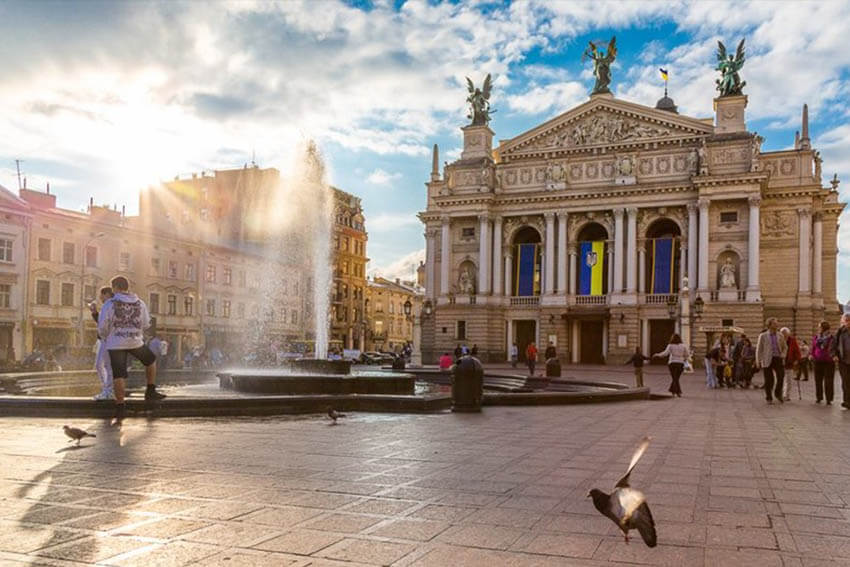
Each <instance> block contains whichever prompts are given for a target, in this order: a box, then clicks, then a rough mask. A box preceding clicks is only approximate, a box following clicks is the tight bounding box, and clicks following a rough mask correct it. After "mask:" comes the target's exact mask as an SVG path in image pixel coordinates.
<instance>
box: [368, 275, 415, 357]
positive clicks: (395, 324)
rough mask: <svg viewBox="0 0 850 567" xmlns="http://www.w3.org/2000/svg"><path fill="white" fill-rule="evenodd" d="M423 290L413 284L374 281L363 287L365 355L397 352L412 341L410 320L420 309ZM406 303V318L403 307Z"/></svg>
mask: <svg viewBox="0 0 850 567" xmlns="http://www.w3.org/2000/svg"><path fill="white" fill-rule="evenodd" d="M423 297H424V290H423V289H422V288H421V287H420V286H418V285H415V284H414V283H413V282H402V281H401V280H400V279H398V278H396V279H395V280H394V281H393V280H388V279H386V278H382V277H375V278H373V279H370V280H369V281H368V282H367V283H366V305H365V311H366V320H367V321H368V325H369V330H368V332H367V333H366V336H367V339H366V350H367V351H389V352H401V349H402V348H404V347H405V345H407V344H408V343H411V342H412V341H413V320H414V319H413V318H414V315H415V314H417V313H419V311H420V310H421V307H422V298H423ZM407 302H410V306H411V309H410V315H406V314H405V312H404V304H405V303H407Z"/></svg>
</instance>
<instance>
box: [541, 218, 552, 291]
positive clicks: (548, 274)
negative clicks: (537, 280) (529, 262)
mask: <svg viewBox="0 0 850 567" xmlns="http://www.w3.org/2000/svg"><path fill="white" fill-rule="evenodd" d="M543 218H545V219H546V251H545V258H544V260H545V262H546V264H545V267H544V268H543V269H544V273H543V279H544V284H543V293H545V294H546V295H551V294H552V293H554V292H555V213H545V214H544V215H543Z"/></svg>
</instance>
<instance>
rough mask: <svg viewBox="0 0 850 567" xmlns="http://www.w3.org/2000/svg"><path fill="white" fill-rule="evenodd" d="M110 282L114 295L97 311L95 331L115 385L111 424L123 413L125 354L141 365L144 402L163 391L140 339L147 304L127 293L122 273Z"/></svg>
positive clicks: (146, 323)
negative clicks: (145, 383) (157, 383)
mask: <svg viewBox="0 0 850 567" xmlns="http://www.w3.org/2000/svg"><path fill="white" fill-rule="evenodd" d="M111 284H112V291H113V292H114V293H115V295H114V296H113V297H112V298H111V299H109V301H107V302H106V303H105V304H104V305H103V307H102V308H101V310H100V315H99V317H98V321H97V332H98V334H99V335H100V336H101V337H104V341H106V349H107V350H108V351H109V361H110V364H111V366H112V379H113V383H114V386H115V402H116V404H115V423H116V424H118V425H120V424H121V422H122V421H124V417H125V415H126V405H125V403H124V393H125V382H126V380H127V357H128V356H132V357H133V358H135V359H136V360H138V361H140V362H141V363H142V364H143V365H144V367H145V378H146V381H147V388H146V390H145V401H146V402H149V403H150V402H154V401H158V400H161V399H163V398H165V394H161V393H160V392H157V391H156V355H155V354H154V353H153V352H151V350H150V349H149V348H148V347H147V346H146V345H145V342H144V330H145V329H147V328H148V327H150V325H151V318H150V313H149V312H148V307H147V305H145V302H144V301H142V300H141V299H139V298H138V296H137V295H136V294H135V293H130V282H129V281H127V278H125V277H124V276H115V277H114V278H112V282H111Z"/></svg>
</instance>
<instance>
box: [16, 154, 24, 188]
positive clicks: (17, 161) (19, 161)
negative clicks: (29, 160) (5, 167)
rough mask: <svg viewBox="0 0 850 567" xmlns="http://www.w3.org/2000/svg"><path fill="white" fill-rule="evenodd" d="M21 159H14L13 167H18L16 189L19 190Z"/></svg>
mask: <svg viewBox="0 0 850 567" xmlns="http://www.w3.org/2000/svg"><path fill="white" fill-rule="evenodd" d="M22 161H23V160H20V159H16V160H15V167H16V168H17V169H18V191H20V190H21V162H22ZM24 186H26V185H24Z"/></svg>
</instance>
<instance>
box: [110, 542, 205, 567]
mask: <svg viewBox="0 0 850 567" xmlns="http://www.w3.org/2000/svg"><path fill="white" fill-rule="evenodd" d="M220 551H221V548H220V547H218V546H214V545H205V544H201V543H192V542H187V541H174V542H171V543H167V544H165V545H158V546H154V547H150V548H147V549H145V550H143V551H141V552H139V553H133V554H131V555H129V556H128V557H125V558H119V559H112V560H110V563H114V564H116V565H120V566H121V567H178V566H180V565H188V564H190V563H191V564H194V562H195V561H198V560H200V559H203V558H205V557H209V556H211V555H215V554H216V553H218V552H220Z"/></svg>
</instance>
